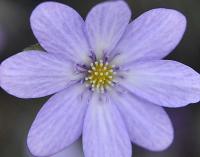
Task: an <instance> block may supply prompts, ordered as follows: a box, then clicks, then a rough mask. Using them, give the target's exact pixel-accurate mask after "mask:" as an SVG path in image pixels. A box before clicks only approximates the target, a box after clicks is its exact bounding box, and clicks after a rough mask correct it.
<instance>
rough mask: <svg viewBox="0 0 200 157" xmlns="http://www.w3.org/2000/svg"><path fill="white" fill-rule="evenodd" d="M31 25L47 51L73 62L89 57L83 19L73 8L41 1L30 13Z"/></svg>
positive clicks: (85, 59)
mask: <svg viewBox="0 0 200 157" xmlns="http://www.w3.org/2000/svg"><path fill="white" fill-rule="evenodd" d="M31 26H32V29H33V32H34V34H35V36H36V38H37V39H38V41H39V42H40V44H41V45H42V47H43V48H44V49H45V50H46V51H47V52H50V53H57V54H61V55H63V56H64V57H66V58H67V59H68V60H72V61H75V62H77V61H80V62H81V61H83V62H84V61H87V60H88V59H89V58H88V55H89V47H88V43H87V40H86V38H85V35H84V21H83V19H82V18H81V16H80V15H79V14H78V13H77V12H76V11H75V10H74V9H72V8H70V7H68V6H66V5H63V4H61V3H56V2H46V3H42V4H40V5H39V6H38V7H37V8H36V9H35V10H34V11H33V13H32V15H31Z"/></svg>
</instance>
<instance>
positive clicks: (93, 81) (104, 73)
mask: <svg viewBox="0 0 200 157" xmlns="http://www.w3.org/2000/svg"><path fill="white" fill-rule="evenodd" d="M113 68H114V66H113V65H109V64H108V63H107V62H105V63H104V62H103V60H99V61H96V62H94V63H91V64H90V69H89V70H88V75H87V77H86V78H85V81H86V82H87V84H88V85H90V86H91V89H92V90H93V91H99V92H101V93H104V91H105V89H106V87H108V86H112V85H113V78H114V75H115V72H114V70H113Z"/></svg>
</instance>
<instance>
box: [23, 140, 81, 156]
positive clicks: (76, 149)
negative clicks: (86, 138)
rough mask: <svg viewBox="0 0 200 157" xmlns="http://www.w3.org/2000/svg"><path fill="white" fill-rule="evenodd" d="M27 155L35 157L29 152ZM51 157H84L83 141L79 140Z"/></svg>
mask: <svg viewBox="0 0 200 157" xmlns="http://www.w3.org/2000/svg"><path fill="white" fill-rule="evenodd" d="M25 154H26V156H27V155H28V157H35V156H33V155H32V154H31V153H29V151H28V150H26V152H25ZM49 157H84V155H83V149H82V144H81V140H77V141H76V142H74V143H73V144H71V145H70V146H69V147H67V148H65V149H64V150H63V151H61V152H59V153H56V154H54V155H53V156H49Z"/></svg>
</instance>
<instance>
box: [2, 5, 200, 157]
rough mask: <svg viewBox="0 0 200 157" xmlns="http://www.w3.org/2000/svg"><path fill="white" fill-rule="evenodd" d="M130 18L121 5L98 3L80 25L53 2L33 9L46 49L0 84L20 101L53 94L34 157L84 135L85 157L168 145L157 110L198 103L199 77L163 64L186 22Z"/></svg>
mask: <svg viewBox="0 0 200 157" xmlns="http://www.w3.org/2000/svg"><path fill="white" fill-rule="evenodd" d="M130 18H131V11H130V9H129V7H128V5H127V4H126V3H125V2H124V1H114V2H105V3H101V4H99V5H97V6H95V7H94V8H93V9H92V10H91V11H90V12H89V14H88V15H87V17H86V20H85V21H84V20H83V19H82V18H81V16H80V15H79V14H78V13H77V12H76V11H75V10H74V9H72V8H70V7H69V6H66V5H63V4H60V3H56V2H46V3H42V4H40V5H39V6H38V7H37V8H36V9H35V10H34V11H33V13H32V15H31V26H32V30H33V32H34V35H35V36H36V38H37V39H38V41H39V43H40V44H41V46H42V47H43V48H44V49H45V51H46V52H42V51H35V50H34V51H25V52H21V53H19V54H17V55H15V56H12V57H10V58H8V59H7V60H5V61H4V62H3V63H2V64H1V71H0V72H1V87H2V88H3V89H5V90H6V91H7V92H8V93H10V94H12V95H15V96H17V97H20V98H38V97H43V96H47V95H51V94H54V93H56V94H55V95H53V96H52V97H51V98H50V99H49V100H48V101H47V103H46V104H44V106H43V107H42V109H41V110H40V111H39V113H38V115H37V117H36V119H35V120H34V122H33V124H32V127H31V129H30V132H29V134H28V140H27V141H28V142H27V143H28V146H29V149H30V151H31V152H32V153H33V154H34V155H36V156H49V155H52V154H54V153H56V152H58V151H61V150H62V149H64V148H66V147H68V146H69V145H71V144H72V143H73V142H74V141H76V140H77V139H78V138H79V137H80V136H81V135H82V138H83V149H84V154H85V156H86V157H110V156H115V157H130V156H131V150H132V147H131V142H133V143H135V144H137V145H139V146H142V147H144V148H146V149H149V150H153V151H159V150H163V149H166V148H167V147H168V146H169V145H170V144H171V143H172V141H173V128H172V125H171V122H170V120H169V118H168V116H167V114H166V112H165V111H164V109H163V108H162V106H164V107H181V106H185V105H187V104H189V103H195V102H198V101H199V100H200V75H199V74H198V73H197V72H195V71H194V70H193V69H191V68H190V67H188V66H186V65H183V64H181V63H178V62H176V61H171V60H161V59H162V58H163V57H165V56H166V55H168V54H169V53H170V52H171V51H172V50H173V49H174V48H175V47H176V46H177V44H178V43H179V42H180V40H181V38H182V36H183V33H184V31H185V27H186V19H185V17H184V16H183V15H182V14H181V13H179V12H177V11H175V10H171V9H163V8H160V9H153V10H150V11H148V12H146V13H144V14H143V15H141V16H140V17H138V18H137V19H135V20H134V21H133V22H130ZM129 22H130V23H129Z"/></svg>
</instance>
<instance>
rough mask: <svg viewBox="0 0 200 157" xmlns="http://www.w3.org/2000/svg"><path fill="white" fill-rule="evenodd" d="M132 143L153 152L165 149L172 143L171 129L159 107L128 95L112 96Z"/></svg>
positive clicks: (167, 119) (168, 121)
mask: <svg viewBox="0 0 200 157" xmlns="http://www.w3.org/2000/svg"><path fill="white" fill-rule="evenodd" d="M112 96H113V97H112V101H113V102H115V104H116V105H117V107H118V108H119V111H120V113H121V114H122V116H123V118H124V120H125V123H126V127H127V129H128V132H129V136H130V138H131V140H132V142H133V143H135V144H137V145H139V146H142V147H144V148H146V149H149V150H153V151H160V150H164V149H166V148H167V147H168V146H169V145H170V144H171V143H172V141H173V128H172V125H171V122H170V120H169V117H168V115H167V114H166V112H165V111H164V109H163V108H162V107H160V106H157V105H154V104H152V103H149V102H147V101H145V100H142V99H139V98H138V97H135V96H133V95H129V94H127V93H126V94H117V93H115V94H113V95H112Z"/></svg>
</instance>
